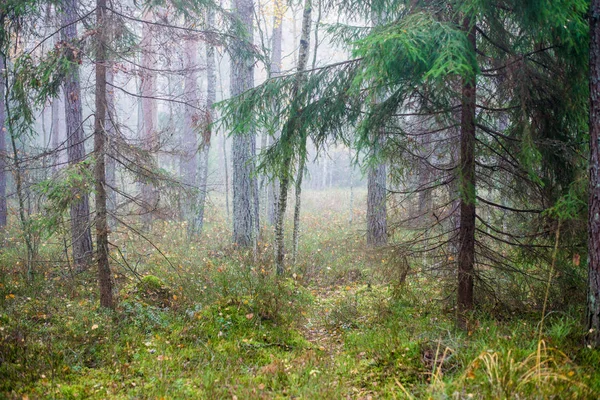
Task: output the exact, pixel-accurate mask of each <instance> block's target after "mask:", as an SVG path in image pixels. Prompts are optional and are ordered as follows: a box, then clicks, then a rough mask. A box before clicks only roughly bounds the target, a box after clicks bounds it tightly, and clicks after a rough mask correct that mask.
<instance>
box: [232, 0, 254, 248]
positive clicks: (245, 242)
mask: <svg viewBox="0 0 600 400" xmlns="http://www.w3.org/2000/svg"><path fill="white" fill-rule="evenodd" d="M234 10H235V15H236V17H237V18H238V19H239V20H240V21H241V23H242V25H243V27H244V28H245V34H246V37H245V41H244V40H242V39H239V40H237V42H236V43H235V48H234V51H233V53H232V54H233V55H232V59H231V95H232V96H238V95H240V94H242V93H244V92H245V91H246V90H248V89H251V88H252V87H253V86H254V64H253V62H252V61H251V55H250V54H249V53H248V47H247V46H249V45H251V44H252V42H253V40H252V35H253V32H254V31H253V13H254V4H253V0H235V1H234ZM254 141H255V137H254V132H250V133H245V134H242V135H235V136H234V137H233V144H232V161H233V241H234V243H236V244H237V245H239V246H242V247H249V246H251V245H252V244H253V235H254V230H253V226H254V225H253V224H254V223H257V222H258V221H253V219H254V207H253V196H252V193H253V189H252V187H253V181H252V178H251V174H252V170H253V159H252V149H253V148H254V147H253V143H254Z"/></svg>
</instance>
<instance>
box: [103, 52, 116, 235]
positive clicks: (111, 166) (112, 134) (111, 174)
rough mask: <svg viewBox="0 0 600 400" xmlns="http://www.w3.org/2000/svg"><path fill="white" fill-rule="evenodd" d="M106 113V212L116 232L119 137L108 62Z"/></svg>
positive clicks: (111, 226)
mask: <svg viewBox="0 0 600 400" xmlns="http://www.w3.org/2000/svg"><path fill="white" fill-rule="evenodd" d="M106 83H107V85H106V113H107V115H108V121H107V122H106V126H105V131H106V143H105V146H106V157H105V160H106V186H107V188H106V193H107V202H106V210H107V213H108V224H109V227H110V229H111V230H114V229H115V228H116V225H117V219H116V218H114V217H113V215H115V213H116V212H117V192H116V191H115V190H114V189H113V188H116V187H117V161H116V159H115V157H116V152H115V151H114V146H115V144H114V141H115V138H116V135H117V129H116V126H115V125H116V123H117V110H116V108H115V90H114V88H113V86H112V85H113V84H114V70H113V67H112V63H110V62H109V61H107V62H106Z"/></svg>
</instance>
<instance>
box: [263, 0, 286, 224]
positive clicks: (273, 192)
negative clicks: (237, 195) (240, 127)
mask: <svg viewBox="0 0 600 400" xmlns="http://www.w3.org/2000/svg"><path fill="white" fill-rule="evenodd" d="M284 11H285V10H284V5H283V2H282V1H281V0H275V11H274V13H273V35H272V38H271V40H272V44H271V60H270V61H271V63H270V65H269V77H271V78H275V77H278V76H279V75H280V74H281V42H282V38H283V28H282V27H283V24H282V22H283V14H284ZM268 140H269V145H271V144H273V143H272V138H270V137H269V139H268ZM278 189H279V182H278V180H277V178H274V179H273V180H272V181H271V183H270V185H269V193H268V194H267V206H266V207H267V221H268V223H269V224H271V225H275V224H276V220H277V203H278Z"/></svg>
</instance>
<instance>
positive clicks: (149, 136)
mask: <svg viewBox="0 0 600 400" xmlns="http://www.w3.org/2000/svg"><path fill="white" fill-rule="evenodd" d="M151 18H152V12H151V11H150V10H146V12H145V13H144V17H143V19H144V20H146V21H149V20H151ZM153 35H154V31H153V29H152V25H151V24H149V23H143V25H142V40H141V43H140V47H141V51H142V57H141V58H142V59H141V71H140V75H141V77H140V78H141V85H140V86H141V87H140V92H141V97H142V100H141V110H140V111H141V114H142V115H141V132H140V136H141V140H142V147H143V149H144V151H145V152H146V153H147V154H146V156H147V158H148V159H149V160H152V161H153V159H154V157H153V153H154V152H155V151H156V146H157V145H158V138H157V131H156V129H157V125H158V114H157V112H158V109H157V104H156V57H155V54H154V52H155V46H154V38H153ZM150 169H151V168H150ZM148 174H152V171H149V172H148ZM150 181H151V177H150V176H147V177H146V179H145V181H144V182H143V183H142V185H141V202H142V213H143V214H142V223H143V225H144V227H145V228H150V226H151V225H152V214H153V211H154V210H155V208H156V206H157V204H156V203H157V193H156V190H155V188H154V185H153V184H152V183H151V182H150Z"/></svg>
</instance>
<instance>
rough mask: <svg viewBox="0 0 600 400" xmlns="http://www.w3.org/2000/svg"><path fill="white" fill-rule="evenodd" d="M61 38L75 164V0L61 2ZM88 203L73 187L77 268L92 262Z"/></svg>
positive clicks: (79, 145) (79, 148)
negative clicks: (66, 50) (66, 55)
mask: <svg viewBox="0 0 600 400" xmlns="http://www.w3.org/2000/svg"><path fill="white" fill-rule="evenodd" d="M62 7H63V8H62V13H63V15H62V24H63V26H64V29H63V30H62V35H63V40H65V41H66V42H67V43H70V45H71V46H72V52H71V55H70V59H69V61H70V62H71V68H70V70H69V73H68V75H67V76H66V78H65V84H64V93H65V118H66V128H67V154H68V157H69V165H71V166H77V165H78V164H79V163H80V162H81V161H83V160H84V158H85V134H84V131H83V117H82V108H81V107H82V105H81V101H82V99H81V83H80V77H79V62H80V57H81V55H80V52H79V51H78V50H76V49H77V45H76V41H77V40H78V37H77V19H78V2H77V0H64V1H63V2H62ZM89 215H90V206H89V199H88V195H87V194H86V193H81V192H80V191H79V190H78V189H76V188H74V189H73V201H72V203H71V237H72V241H71V243H72V246H73V259H74V262H75V265H76V266H77V268H78V269H80V270H81V269H84V268H85V267H86V266H88V265H89V264H90V263H91V261H92V234H91V229H90V220H89Z"/></svg>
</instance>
